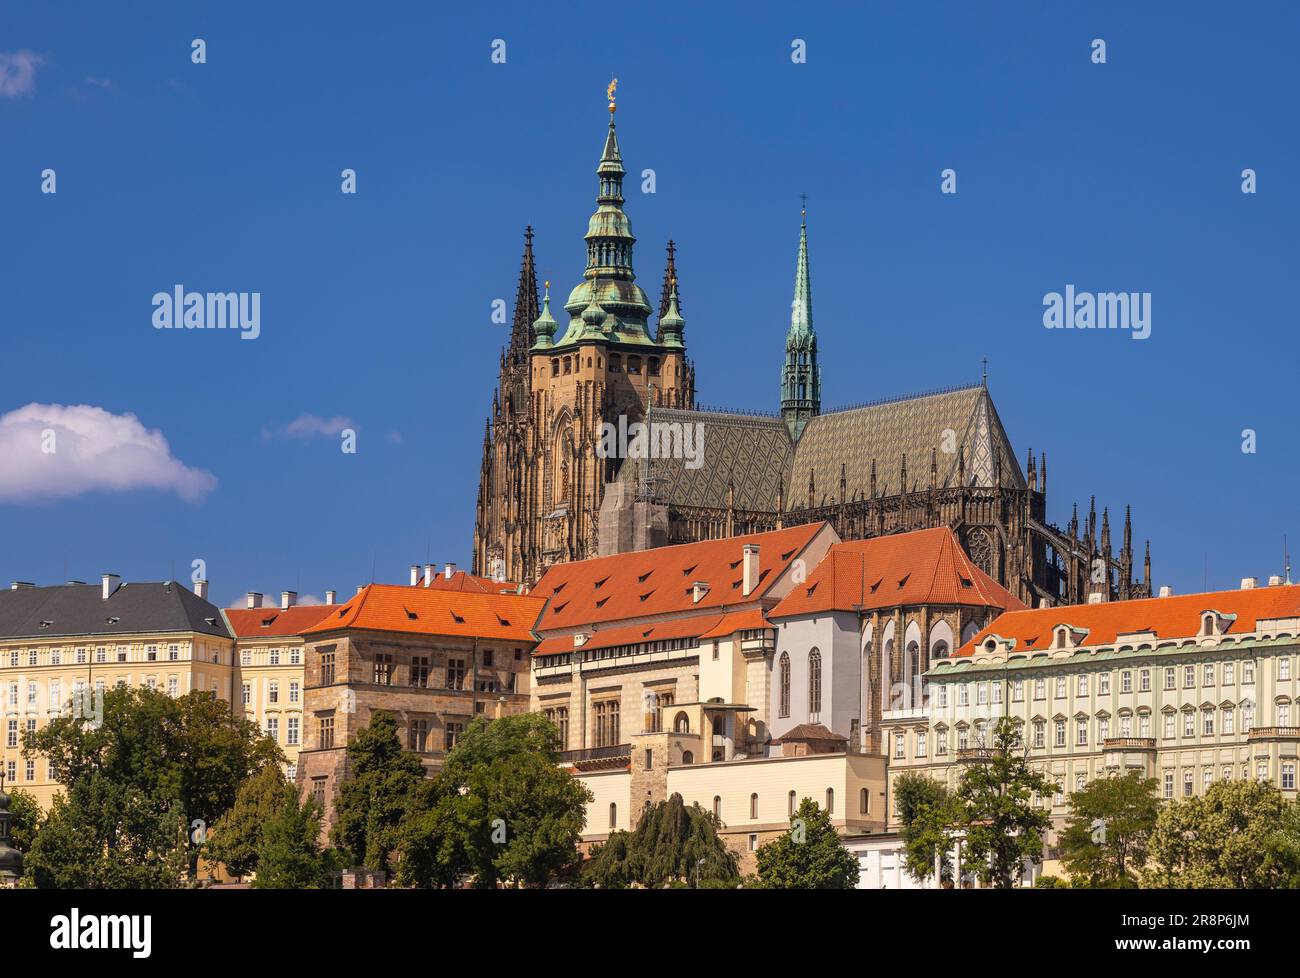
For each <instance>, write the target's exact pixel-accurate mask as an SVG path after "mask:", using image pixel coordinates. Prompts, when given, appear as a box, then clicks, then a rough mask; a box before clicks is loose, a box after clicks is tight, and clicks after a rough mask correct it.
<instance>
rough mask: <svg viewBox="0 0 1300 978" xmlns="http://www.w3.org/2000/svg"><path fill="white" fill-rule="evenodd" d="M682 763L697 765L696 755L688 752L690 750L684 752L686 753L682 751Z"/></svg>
mask: <svg viewBox="0 0 1300 978" xmlns="http://www.w3.org/2000/svg"><path fill="white" fill-rule="evenodd" d="M682 763H683V764H694V763H695V755H694V754H692V753H691V752H690V751H688V750H684V751H682Z"/></svg>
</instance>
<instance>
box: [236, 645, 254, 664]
mask: <svg viewBox="0 0 1300 978" xmlns="http://www.w3.org/2000/svg"><path fill="white" fill-rule="evenodd" d="M239 664H240V665H241V666H251V665H252V664H253V650H252V649H243V650H241V651H240V653H239Z"/></svg>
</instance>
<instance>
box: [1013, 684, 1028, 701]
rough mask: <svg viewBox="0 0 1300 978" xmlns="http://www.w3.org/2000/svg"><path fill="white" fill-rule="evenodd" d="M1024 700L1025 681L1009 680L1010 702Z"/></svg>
mask: <svg viewBox="0 0 1300 978" xmlns="http://www.w3.org/2000/svg"><path fill="white" fill-rule="evenodd" d="M1024 700H1025V681H1024V680H1023V679H1013V680H1011V702H1012V703H1023V702H1024Z"/></svg>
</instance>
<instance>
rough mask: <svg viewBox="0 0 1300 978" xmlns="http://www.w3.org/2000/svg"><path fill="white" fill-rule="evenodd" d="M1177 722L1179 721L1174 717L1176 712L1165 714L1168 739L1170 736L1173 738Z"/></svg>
mask: <svg viewBox="0 0 1300 978" xmlns="http://www.w3.org/2000/svg"><path fill="white" fill-rule="evenodd" d="M1176 722H1177V721H1176V720H1175V719H1174V714H1172V713H1166V714H1165V737H1166V739H1168V738H1172V737H1173V736H1174V724H1175V723H1176Z"/></svg>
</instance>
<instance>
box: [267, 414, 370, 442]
mask: <svg viewBox="0 0 1300 978" xmlns="http://www.w3.org/2000/svg"><path fill="white" fill-rule="evenodd" d="M344 428H352V429H355V428H356V425H355V424H354V423H353V421H352V419H351V418H345V417H342V416H336V417H333V418H322V417H320V416H319V415H315V414H300V415H298V417H296V418H294V419H293V420H292V421H290V422H289V423H288V424H286V425H277V426H274V427H265V428H263V429H262V437H263V438H268V439H269V438H317V437H320V438H337V437H338V436H339V433H340V432H342V431H343V429H344Z"/></svg>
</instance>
